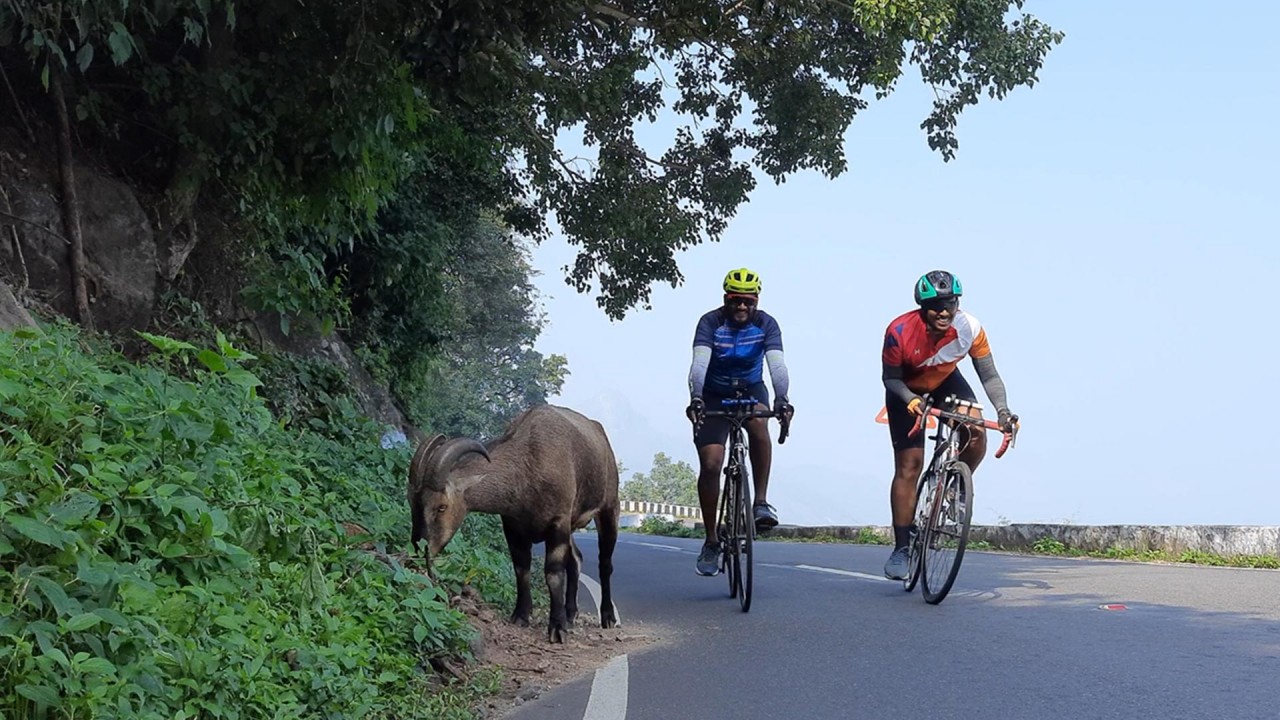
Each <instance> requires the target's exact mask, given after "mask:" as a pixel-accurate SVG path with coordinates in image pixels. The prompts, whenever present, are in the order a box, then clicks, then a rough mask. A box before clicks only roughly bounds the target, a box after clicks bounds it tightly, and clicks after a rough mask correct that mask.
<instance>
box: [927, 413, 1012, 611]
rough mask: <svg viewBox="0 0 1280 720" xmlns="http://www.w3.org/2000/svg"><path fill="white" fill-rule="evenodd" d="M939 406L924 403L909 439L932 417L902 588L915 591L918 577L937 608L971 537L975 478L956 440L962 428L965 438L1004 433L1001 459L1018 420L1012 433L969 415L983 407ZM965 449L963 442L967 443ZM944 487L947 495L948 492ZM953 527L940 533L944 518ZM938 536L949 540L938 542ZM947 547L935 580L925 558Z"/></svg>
mask: <svg viewBox="0 0 1280 720" xmlns="http://www.w3.org/2000/svg"><path fill="white" fill-rule="evenodd" d="M943 405H944V407H945V408H946V409H942V408H939V407H936V406H935V405H934V402H933V398H931V397H930V398H927V399H926V400H925V405H924V407H923V408H922V412H921V414H920V418H919V419H918V420H917V422H916V425H915V427H913V428H912V430H911V432H910V433H909V434H908V437H914V436H915V434H916V433H917V432H920V431H921V429H922V427H923V425H924V421H925V419H926V418H928V417H930V416H933V417H936V418H938V419H939V420H940V421H941V422H939V423H938V429H937V432H936V434H934V436H933V440H934V451H933V457H932V459H931V460H930V461H929V464H928V466H927V467H926V468H925V469H924V471H923V472H922V473H921V475H920V479H919V481H918V483H917V486H916V491H917V497H916V510H915V511H914V517H913V518H912V520H913V527H914V532H913V537H912V540H911V560H910V561H909V570H908V578H907V580H906V582H905V587H906V589H907V590H908V591H910V590H912V589H914V588H915V585H916V582H917V581H918V580H919V579H920V578H921V576H922V575H926V577H925V589H924V594H925V600H926V601H927V602H929V603H931V604H937V603H940V602H942V600H943V599H944V598H945V597H946V596H947V593H948V592H949V591H950V589H951V585H952V583H953V582H954V581H955V578H956V574H957V573H958V572H959V568H960V562H961V561H962V559H963V557H964V549H965V545H966V544H967V538H968V534H969V523H970V519H971V514H972V511H973V477H972V471H971V469H970V468H969V466H968V465H967V464H966V463H965V462H963V461H962V460H961V459H960V455H961V454H962V453H963V452H964V447H962V445H961V443H960V438H959V437H958V436H957V432H956V431H957V430H958V428H959V426H961V425H964V426H966V431H967V433H970V434H971V433H973V432H979V431H983V430H987V429H991V430H1000V431H1001V432H1002V433H1003V434H1004V442H1003V443H1001V445H1000V449H999V450H997V451H996V457H997V458H998V457H1001V456H1003V455H1004V453H1005V451H1006V450H1008V449H1009V447H1011V445H1012V443H1013V442H1014V439H1015V437H1016V435H1017V424H1016V422H1017V416H1014V417H1013V418H1012V419H1013V421H1014V424H1013V426H1012V428H1010V429H1005V428H1004V427H1002V426H1001V425H999V424H998V423H994V422H991V421H990V420H985V419H982V418H981V417H980V416H974V415H970V414H969V412H968V411H971V410H978V411H981V410H982V406H981V405H980V404H979V403H977V402H975V401H971V400H961V399H959V398H957V397H956V396H955V395H950V396H948V397H947V398H946V399H945V400H944V401H943ZM965 445H966V446H967V442H966V444H965ZM948 488H950V490H949V491H948ZM944 517H945V518H947V521H949V523H950V524H951V526H950V527H947V528H945V529H944V525H943V523H944V521H943V518H944ZM939 537H943V538H947V537H949V538H951V540H949V541H948V540H943V541H940V540H939ZM946 542H954V546H955V547H954V549H955V554H954V558H953V559H951V560H949V561H947V562H946V564H945V565H942V566H939V567H945V568H948V569H947V570H946V571H944V572H943V573H942V575H940V576H937V577H935V576H934V574H933V572H932V569H933V568H934V561H935V560H937V559H938V558H934V559H928V560H927V559H926V555H929V554H930V553H945V552H946V548H947V547H948V546H947V545H944V543H946Z"/></svg>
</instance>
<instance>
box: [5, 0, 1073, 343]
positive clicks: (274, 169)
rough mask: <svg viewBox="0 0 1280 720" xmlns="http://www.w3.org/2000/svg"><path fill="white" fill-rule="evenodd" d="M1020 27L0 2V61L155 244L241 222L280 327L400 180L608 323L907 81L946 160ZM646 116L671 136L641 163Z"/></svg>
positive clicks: (738, 7)
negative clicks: (133, 195) (157, 213)
mask: <svg viewBox="0 0 1280 720" xmlns="http://www.w3.org/2000/svg"><path fill="white" fill-rule="evenodd" d="M1021 8H1022V0H850V1H849V2H839V1H836V0H715V1H712V2H704V1H702V0H699V1H698V2H690V1H688V0H677V1H675V2H671V1H668V0H663V1H662V2H654V1H653V0H614V1H613V2H602V3H587V4H582V3H577V2H567V1H566V0H536V1H535V0H517V1H516V2H505V1H504V2H497V1H496V0H477V1H476V2H465V3H459V2H453V1H452V0H428V1H426V2H412V3H410V2H397V1H395V0H371V1H368V2H361V3H349V2H343V1H341V0H320V1H319V2H309V3H293V2H278V1H268V2H255V3H235V2H233V1H232V0H150V1H148V2H123V3H122V2H114V1H111V0H68V1H62V2H52V1H51V0H10V2H6V3H3V4H0V62H3V61H4V60H6V59H8V60H10V61H11V63H7V64H13V65H14V66H15V67H22V68H24V69H26V70H27V71H26V72H24V73H21V77H18V78H16V82H15V85H17V86H18V87H19V88H21V89H22V93H23V96H24V97H27V98H33V97H38V96H39V93H40V91H41V88H47V87H49V79H50V76H51V74H52V75H54V76H58V77H61V76H62V74H65V76H66V82H63V83H61V84H62V85H64V86H66V87H67V88H69V90H68V92H69V93H70V94H71V95H72V100H73V101H74V107H75V109H76V114H77V116H78V117H79V118H80V120H81V128H80V130H81V131H82V132H83V133H86V134H88V133H96V135H97V137H98V138H99V139H100V140H101V141H102V142H104V143H106V144H107V146H109V147H110V148H111V149H112V150H113V157H114V158H115V161H116V163H117V164H118V165H119V166H120V167H121V168H122V169H124V170H125V171H126V172H128V173H129V174H130V176H132V177H136V178H144V179H150V180H151V181H152V182H153V183H154V184H155V185H156V186H158V187H164V188H166V190H167V191H168V198H169V203H168V205H167V206H166V210H167V212H166V213H165V216H166V223H162V224H166V225H170V226H171V225H173V224H176V223H180V222H181V220H182V217H183V215H184V212H185V211H186V210H187V209H189V207H190V205H191V202H192V200H193V198H194V197H195V195H196V194H197V193H198V192H199V191H201V190H204V191H206V192H208V193H212V194H215V195H220V196H225V198H226V199H227V200H229V201H231V202H234V203H235V204H236V206H238V207H239V208H240V209H241V210H242V211H243V212H244V213H245V214H246V216H247V217H249V218H250V219H251V220H252V223H253V227H254V228H255V229H256V232H257V233H258V234H259V237H258V238H257V243H258V246H259V249H260V251H262V252H266V253H269V254H270V255H271V256H272V257H274V258H275V260H276V262H277V263H279V264H281V265H282V266H285V267H283V268H282V269H279V270H275V271H271V272H265V273H264V274H263V277H262V278H260V282H261V283H263V284H266V285H268V286H270V285H271V283H273V282H275V283H284V286H283V288H281V287H276V288H271V287H267V288H263V289H262V290H261V292H260V293H259V298H260V299H261V300H262V301H263V302H267V303H269V304H272V305H274V306H275V307H276V308H277V309H286V310H289V311H294V312H321V313H339V314H340V313H341V312H342V310H343V308H344V301H345V300H348V299H349V298H347V296H346V295H345V290H344V288H345V286H344V285H343V283H342V278H343V275H342V272H343V266H342V265H341V264H334V263H333V262H332V260H333V258H334V257H335V256H337V255H342V254H344V253H346V252H349V251H350V250H351V248H353V247H354V246H355V244H356V242H357V239H359V238H364V237H367V236H369V235H370V234H372V233H376V232H378V224H379V222H378V215H379V212H380V210H381V209H382V208H384V207H385V206H386V205H387V204H388V202H390V201H391V200H392V199H393V198H395V197H397V196H400V195H403V194H404V193H403V192H402V190H403V186H404V184H405V183H409V184H411V185H419V186H420V185H421V183H422V182H453V183H456V184H457V185H458V187H460V188H464V189H466V190H471V189H475V188H477V187H480V188H484V189H485V193H483V197H481V196H473V197H475V198H479V199H481V201H482V202H481V204H483V205H484V207H485V208H486V209H487V210H488V211H490V212H491V213H492V216H493V217H495V218H498V219H500V220H501V223H502V225H503V226H504V227H506V228H509V229H511V230H513V231H515V232H517V233H522V234H527V235H529V236H531V237H533V238H535V239H537V238H542V237H545V236H546V235H547V234H548V233H549V232H551V230H552V228H553V227H554V226H553V224H552V222H551V219H552V217H554V219H555V220H556V221H557V224H558V227H559V229H560V230H562V231H563V233H564V234H565V236H566V237H567V238H568V239H569V241H570V242H572V243H574V244H575V245H576V246H577V247H578V249H579V253H578V256H577V258H576V260H575V262H574V263H573V264H572V265H571V266H570V267H568V268H566V271H567V275H568V279H569V280H570V282H571V283H572V284H573V285H574V286H575V287H577V288H578V289H579V290H582V291H594V292H596V294H597V298H598V301H599V303H600V304H601V306H602V307H603V308H604V310H605V311H606V312H607V313H608V314H609V315H610V316H612V317H615V318H616V317H621V316H622V315H623V314H625V313H626V312H627V310H628V309H629V308H632V307H634V306H636V305H637V304H644V303H645V302H646V300H647V298H648V296H649V288H650V286H651V284H652V283H653V282H655V281H668V282H673V283H674V282H678V281H679V280H680V272H679V269H678V267H677V266H676V262H675V253H676V252H677V251H678V250H680V249H682V248H686V247H688V246H690V245H693V244H696V243H698V242H701V241H703V240H705V239H716V238H719V237H720V236H721V235H722V234H723V233H724V231H725V229H726V226H727V223H728V221H729V219H730V218H731V217H732V216H733V214H734V212H735V211H736V209H737V208H738V207H739V205H741V203H743V202H745V201H746V199H747V197H748V195H749V193H750V192H751V190H752V188H753V187H754V184H755V179H754V174H753V168H756V169H758V170H760V171H762V172H763V173H764V174H765V175H767V176H768V177H770V178H772V179H774V180H775V181H782V180H783V179H785V178H786V177H787V176H788V175H790V174H791V173H794V172H796V171H799V170H804V169H813V170H817V171H820V172H823V173H825V174H827V175H832V176H834V175H837V174H839V173H841V172H843V171H844V170H845V169H846V165H845V157H844V153H843V138H844V134H845V132H846V130H847V129H848V127H849V125H850V122H851V121H852V119H853V117H854V115H855V114H856V113H857V112H859V111H860V110H862V109H863V108H864V107H866V105H867V103H868V101H869V98H871V97H882V96H884V95H886V94H888V93H889V92H891V91H892V90H893V88H894V87H895V86H896V84H897V83H898V82H899V81H900V79H901V76H902V74H903V72H904V70H905V68H906V66H907V65H916V66H917V67H918V68H919V70H920V76H921V79H922V80H923V81H924V82H925V83H928V84H930V85H931V86H933V87H934V88H936V90H937V93H938V99H937V101H936V103H935V104H934V107H933V109H932V112H930V113H929V115H928V117H926V118H925V119H924V121H923V122H922V124H921V127H922V129H923V130H924V131H925V134H926V135H927V138H928V142H929V144H930V145H931V146H932V147H934V148H935V149H937V150H938V151H940V153H941V154H942V156H943V157H944V158H951V157H952V156H953V155H954V153H955V151H956V147H957V142H956V134H955V128H956V122H957V118H958V116H959V115H960V113H961V112H962V111H963V110H964V108H966V107H967V106H969V105H972V104H974V103H976V102H978V101H979V99H980V98H981V97H983V96H984V95H985V96H990V97H992V98H1002V97H1004V96H1005V95H1006V94H1007V93H1008V92H1010V91H1012V90H1013V89H1015V88H1017V87H1019V86H1030V85H1032V84H1034V83H1035V82H1036V79H1037V77H1036V76H1037V71H1038V70H1039V68H1040V67H1041V64H1042V62H1043V61H1044V58H1045V56H1046V55H1047V53H1048V52H1049V50H1050V48H1051V47H1052V46H1053V45H1055V44H1056V43H1058V42H1060V41H1061V39H1062V35H1061V33H1058V32H1056V31H1054V30H1052V29H1050V28H1049V27H1047V26H1045V25H1044V24H1043V23H1041V22H1040V21H1038V20H1037V19H1035V18H1034V17H1031V16H1030V15H1027V14H1025V13H1023V12H1022V11H1021ZM19 60H20V61H21V62H17V61H19ZM24 79H25V81H24ZM36 105H38V103H36ZM659 118H661V119H662V120H663V122H664V127H668V126H669V127H674V128H675V129H674V134H671V133H672V131H670V130H667V131H666V132H667V133H668V135H667V137H666V140H665V142H659V143H658V144H659V145H662V147H652V143H645V144H643V145H642V143H640V142H639V141H638V140H637V130H639V129H643V128H644V127H645V126H647V125H648V124H649V123H651V122H653V121H655V120H658V119H659ZM668 121H669V122H668ZM579 145H580V146H581V149H580V150H579V149H577V148H576V146H579ZM646 145H648V147H646ZM424 173H425V175H424ZM411 192H412V191H411ZM473 219H474V218H473ZM433 251H434V249H433V248H430V247H425V246H424V247H421V248H418V249H417V250H416V251H415V252H425V253H428V254H429V253H431V252H433ZM339 321H340V320H339Z"/></svg>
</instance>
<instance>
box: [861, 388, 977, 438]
mask: <svg viewBox="0 0 1280 720" xmlns="http://www.w3.org/2000/svg"><path fill="white" fill-rule="evenodd" d="M927 394H928V395H929V396H931V397H933V399H934V400H935V401H937V402H942V401H943V400H945V399H946V397H947V396H948V395H955V396H956V397H957V398H959V399H961V400H970V401H975V402H976V401H977V399H978V397H977V396H976V395H974V394H973V388H971V387H969V383H968V382H967V381H966V380H965V379H964V376H963V375H961V374H960V371H959V370H954V371H952V373H951V374H950V375H948V376H947V378H946V379H945V380H943V381H942V384H941V385H939V386H938V387H937V388H935V389H934V390H933V391H932V392H930V393H927ZM884 407H885V414H886V415H887V416H888V419H889V440H890V441H891V442H892V443H893V449H894V450H906V449H907V448H923V447H924V440H925V435H927V434H928V433H923V432H921V433H916V435H915V437H913V438H909V437H907V435H908V434H909V433H910V432H911V428H913V427H915V426H916V416H915V415H912V414H911V413H910V412H908V411H907V404H906V403H905V402H903V401H902V398H900V397H898V396H897V395H896V394H895V393H891V392H888V391H886V392H885V397H884Z"/></svg>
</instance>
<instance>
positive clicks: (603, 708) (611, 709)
mask: <svg viewBox="0 0 1280 720" xmlns="http://www.w3.org/2000/svg"><path fill="white" fill-rule="evenodd" d="M626 717H627V656H626V655H620V656H618V657H616V658H614V659H613V660H611V661H610V662H609V664H608V665H605V666H604V667H602V668H600V669H599V670H597V671H596V677H595V679H594V680H592V681H591V697H590V698H589V699H588V700H587V710H586V712H585V713H583V715H582V720H626Z"/></svg>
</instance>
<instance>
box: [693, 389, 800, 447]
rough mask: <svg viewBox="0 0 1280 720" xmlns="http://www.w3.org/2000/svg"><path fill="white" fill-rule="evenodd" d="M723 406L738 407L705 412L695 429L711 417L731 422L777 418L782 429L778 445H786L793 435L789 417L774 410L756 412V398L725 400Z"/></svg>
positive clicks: (757, 402) (696, 422) (695, 424)
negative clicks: (788, 437) (789, 436)
mask: <svg viewBox="0 0 1280 720" xmlns="http://www.w3.org/2000/svg"><path fill="white" fill-rule="evenodd" d="M720 404H721V405H722V406H728V407H736V408H737V409H736V410H703V411H702V415H701V416H700V417H699V418H698V420H696V421H695V422H694V423H693V426H694V429H697V428H699V427H701V425H702V420H703V419H704V418H709V417H723V418H729V419H730V420H735V419H736V420H739V421H744V420H750V419H751V418H766V419H768V418H777V419H778V424H779V425H781V426H782V427H781V429H780V431H779V433H778V444H779V445H785V444H786V442H787V436H788V435H789V434H790V433H791V422H790V421H789V420H787V416H785V415H781V414H779V413H776V412H774V411H772V410H756V409H755V406H756V405H758V404H759V401H758V400H756V399H755V398H725V399H724V400H722V401H721V402H720Z"/></svg>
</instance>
